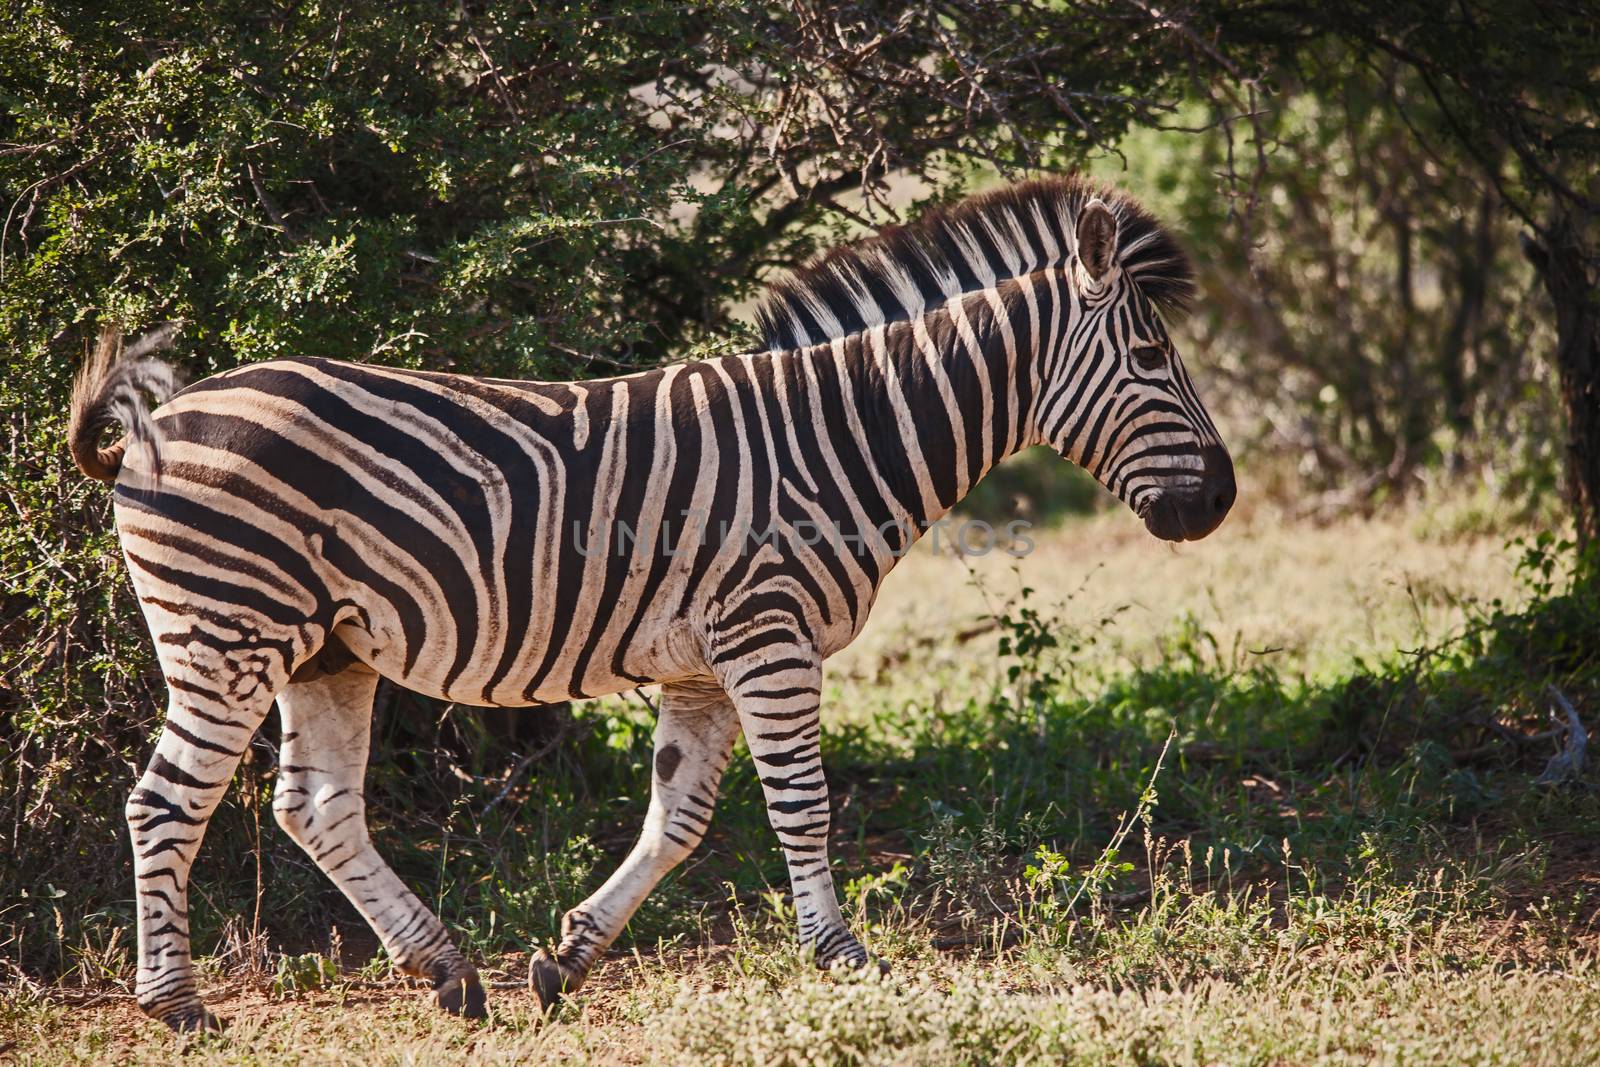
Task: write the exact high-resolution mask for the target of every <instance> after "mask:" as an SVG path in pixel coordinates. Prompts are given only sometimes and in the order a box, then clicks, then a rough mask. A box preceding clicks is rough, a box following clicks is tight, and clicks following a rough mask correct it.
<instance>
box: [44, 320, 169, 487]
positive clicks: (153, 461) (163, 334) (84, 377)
mask: <svg viewBox="0 0 1600 1067" xmlns="http://www.w3.org/2000/svg"><path fill="white" fill-rule="evenodd" d="M180 326H181V323H176V322H168V323H163V324H162V325H161V326H158V327H156V328H155V329H154V330H151V331H150V332H149V333H147V334H145V335H144V336H142V337H140V338H139V339H138V340H136V341H134V342H132V343H131V344H127V345H124V344H123V340H122V331H121V330H120V329H118V328H117V327H115V326H106V327H103V328H102V329H101V330H100V339H99V341H98V343H97V344H96V345H95V349H94V354H93V355H91V356H90V357H89V360H88V362H86V363H85V364H84V365H83V369H82V370H80V371H79V372H78V377H77V380H76V381H74V382H73V383H72V408H71V413H70V416H69V418H68V422H67V447H68V448H69V449H71V451H72V459H73V461H74V462H75V463H77V464H78V469H79V470H81V471H82V472H83V473H84V474H87V475H88V476H89V477H91V478H96V479H98V480H100V481H102V482H114V481H116V480H117V472H118V471H120V470H121V469H122V460H123V457H124V455H126V453H127V452H128V450H129V449H132V450H133V451H135V452H137V453H138V454H139V456H140V458H141V460H142V461H143V465H144V466H145V467H147V468H148V469H149V470H150V471H151V472H153V473H154V474H155V475H156V476H158V477H159V476H160V473H161V456H160V444H161V431H160V430H159V429H157V428H156V424H155V421H154V420H153V419H151V418H150V407H149V406H148V404H147V403H146V399H145V398H146V397H149V398H150V399H151V400H153V401H154V402H155V403H156V404H157V405H159V404H161V403H162V402H163V401H165V400H166V399H167V397H169V396H171V395H172V394H173V393H175V392H177V391H178V376H177V374H176V373H175V372H174V371H173V369H172V368H171V367H170V366H168V365H167V364H165V363H163V362H161V361H160V360H158V359H150V358H149V356H150V353H152V352H155V351H157V350H159V349H162V348H165V347H167V346H168V345H170V344H171V343H172V339H173V337H175V336H176V335H177V332H178V329H179V328H180ZM119 425H120V426H121V427H122V429H123V430H124V431H125V432H124V434H123V436H122V437H121V438H120V439H119V440H118V441H117V442H116V443H115V444H112V445H107V446H105V447H101V445H100V439H101V437H102V435H103V434H104V433H105V431H106V430H107V429H109V428H110V427H112V426H119Z"/></svg>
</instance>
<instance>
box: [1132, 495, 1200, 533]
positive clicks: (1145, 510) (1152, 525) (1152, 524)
mask: <svg viewBox="0 0 1600 1067" xmlns="http://www.w3.org/2000/svg"><path fill="white" fill-rule="evenodd" d="M1181 510H1182V509H1180V508H1178V507H1176V506H1175V505H1174V504H1173V502H1172V498H1171V497H1169V496H1166V495H1162V496H1158V497H1154V498H1152V499H1150V500H1147V501H1145V503H1144V506H1143V507H1142V508H1140V509H1139V518H1141V519H1143V520H1144V528H1145V529H1146V530H1149V531H1150V532H1151V533H1152V534H1154V535H1155V536H1157V537H1159V538H1161V540H1163V541H1187V540H1189V533H1188V531H1187V530H1186V529H1185V528H1184V525H1183V516H1182V515H1181V514H1180V511H1181ZM1202 536H1203V535H1202Z"/></svg>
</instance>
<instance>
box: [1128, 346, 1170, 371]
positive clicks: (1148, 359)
mask: <svg viewBox="0 0 1600 1067" xmlns="http://www.w3.org/2000/svg"><path fill="white" fill-rule="evenodd" d="M1133 361H1134V362H1135V363H1137V364H1138V365H1139V369H1140V370H1152V371H1154V370H1160V369H1161V368H1162V367H1165V366H1166V365H1167V354H1166V353H1165V352H1163V351H1162V350H1161V349H1160V348H1158V347H1156V346H1155V345H1140V346H1139V347H1138V348H1135V349H1134V350H1133Z"/></svg>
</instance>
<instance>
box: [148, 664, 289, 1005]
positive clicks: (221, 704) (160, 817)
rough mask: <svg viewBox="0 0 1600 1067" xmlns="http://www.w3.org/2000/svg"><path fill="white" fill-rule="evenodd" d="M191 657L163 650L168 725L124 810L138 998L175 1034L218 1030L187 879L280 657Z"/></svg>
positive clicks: (266, 701)
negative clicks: (199, 978)
mask: <svg viewBox="0 0 1600 1067" xmlns="http://www.w3.org/2000/svg"><path fill="white" fill-rule="evenodd" d="M158 647H161V646H159V645H158ZM190 651H191V652H193V653H194V654H195V656H196V658H190V657H189V656H188V655H187V654H185V653H181V652H179V651H177V650H176V649H174V648H173V647H171V646H170V645H169V646H166V647H165V648H164V649H163V655H162V666H163V667H164V668H165V670H166V676H167V687H168V690H169V692H170V694H171V698H170V702H169V704H168V707H167V720H166V725H165V726H164V727H163V728H162V730H161V737H160V740H159V741H157V742H156V750H155V754H154V755H152V756H151V757H150V763H149V765H148V766H147V767H146V768H145V772H144V774H143V775H142V776H140V778H139V783H138V785H136V786H135V787H134V790H133V792H132V793H131V794H130V795H129V797H128V803H127V806H126V808H125V813H126V816H127V820H128V833H129V836H130V838H131V839H132V842H133V876H134V892H135V895H136V897H137V901H136V904H137V908H138V927H139V935H138V936H139V969H138V978H137V980H136V983H135V986H134V996H135V999H136V1000H137V1002H138V1004H139V1007H140V1008H141V1009H142V1010H143V1011H144V1013H145V1014H146V1015H149V1016H151V1017H152V1018H155V1019H160V1020H161V1021H162V1022H164V1023H166V1024H167V1025H168V1026H170V1027H172V1028H173V1029H174V1030H182V1031H188V1030H220V1029H221V1028H222V1023H221V1021H220V1020H218V1019H217V1017H216V1016H214V1015H212V1014H211V1013H210V1012H209V1011H207V1010H206V1007H205V1005H204V1004H203V1003H202V1002H201V1000H200V993H199V990H198V989H197V988H196V986H195V978H194V962H193V958H192V956H191V949H190V943H189V872H190V870H191V869H192V868H193V866H194V858H195V854H196V853H197V852H199V851H200V842H201V839H203V838H204V837H205V832H206V825H207V823H208V822H209V821H210V819H211V813H212V812H213V811H215V810H216V807H217V803H218V801H220V800H221V799H222V797H223V794H224V793H226V792H227V791H228V783H229V782H230V781H231V780H232V779H233V772H234V770H235V769H236V768H237V767H238V766H239V757H240V756H242V755H243V754H244V749H245V746H246V745H247V744H249V742H250V737H251V735H253V734H254V733H255V732H256V727H258V726H260V725H261V720H262V719H264V718H266V714H267V709H268V708H270V707H271V706H272V694H273V690H274V688H275V684H276V683H277V682H278V680H279V679H277V678H275V677H274V674H275V673H276V672H275V670H274V668H273V666H272V664H273V663H275V662H277V660H276V657H274V656H262V655H260V654H259V653H255V652H250V651H247V652H244V653H241V654H240V655H239V656H238V657H237V658H230V657H227V656H222V657H216V656H212V655H209V654H207V652H208V651H209V650H202V649H201V648H200V646H198V645H197V646H195V647H194V648H192V649H191V650H190ZM217 659H220V660H221V662H211V661H213V660H217Z"/></svg>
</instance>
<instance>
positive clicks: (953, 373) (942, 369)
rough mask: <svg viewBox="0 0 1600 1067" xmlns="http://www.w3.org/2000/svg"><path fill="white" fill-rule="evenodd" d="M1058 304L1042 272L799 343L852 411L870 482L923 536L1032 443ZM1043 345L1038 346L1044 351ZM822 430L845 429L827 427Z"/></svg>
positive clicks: (900, 517) (897, 516)
mask: <svg viewBox="0 0 1600 1067" xmlns="http://www.w3.org/2000/svg"><path fill="white" fill-rule="evenodd" d="M1062 303H1065V301H1063V299H1062V294H1061V293H1059V292H1058V291H1056V290H1055V288H1054V287H1053V286H1052V284H1051V283H1050V282H1049V280H1048V279H1047V278H1046V277H1045V275H1044V273H1043V272H1041V273H1040V274H1037V275H1033V276H1031V277H1028V278H1022V279H1009V280H1007V281H1005V282H1004V283H1002V284H1001V285H999V286H996V287H994V288H991V289H986V290H979V291H976V292H970V293H966V294H964V295H962V296H961V297H960V298H958V299H956V300H952V301H951V302H950V303H948V304H946V305H944V306H942V307H939V308H935V309H932V310H930V311H928V312H926V313H924V314H921V315H917V316H915V317H913V318H911V319H910V320H907V321H900V322H894V323H890V324H887V325H880V326H874V327H872V328H870V329H868V330H866V331H863V332H862V333H860V334H855V335H852V336H850V337H845V338H840V339H836V340H833V341H830V342H827V343H825V344H823V345H819V346H816V347H815V348H813V349H811V350H808V351H807V353H806V354H805V356H804V357H802V358H804V359H805V360H807V361H808V362H811V363H812V365H813V373H815V371H816V369H818V368H826V369H827V370H828V371H829V372H830V373H831V374H832V375H833V376H835V378H836V381H837V385H838V388H839V392H840V396H841V400H842V401H843V403H844V405H845V406H846V407H848V408H849V409H851V410H853V411H854V412H855V413H857V417H858V418H859V424H860V425H859V436H860V437H861V439H862V440H863V441H864V443H865V446H866V447H865V450H864V451H865V455H864V456H863V458H864V459H865V460H866V462H867V464H868V466H869V467H870V472H869V474H870V480H871V481H873V482H875V483H876V484H878V485H879V486H881V487H882V488H883V489H886V490H887V494H886V495H887V497H888V499H886V500H885V503H886V504H887V505H889V506H890V508H891V509H892V511H893V512H894V518H895V519H896V520H898V521H900V522H902V523H904V524H906V527H907V528H908V529H910V530H911V531H913V532H914V534H920V533H921V532H923V531H924V530H925V529H926V528H927V527H928V526H929V525H930V524H931V523H933V522H936V521H937V520H938V519H940V518H942V517H943V516H944V515H945V514H946V513H948V512H949V510H950V509H951V508H952V507H954V506H955V505H956V503H957V502H959V501H960V500H961V498H962V497H964V496H966V494H967V493H968V492H969V491H970V490H971V489H972V487H973V486H975V485H977V483H978V482H979V481H980V480H981V479H982V478H983V476H984V475H985V474H987V473H988V472H989V471H990V470H991V469H992V468H993V467H994V466H995V465H996V464H998V463H999V462H1000V461H1001V460H1003V459H1005V458H1006V457H1007V456H1010V455H1012V454H1014V453H1015V452H1017V451H1019V450H1020V449H1022V448H1024V447H1026V446H1028V445H1031V444H1034V443H1036V433H1035V431H1034V429H1033V427H1034V423H1035V420H1034V402H1035V397H1036V396H1037V395H1038V386H1039V371H1040V368H1039V360H1038V358H1037V356H1036V355H1035V353H1037V352H1038V351H1040V350H1041V349H1044V348H1045V346H1046V345H1047V344H1048V340H1049V338H1050V337H1052V336H1054V335H1059V329H1060V328H1061V325H1060V323H1059V321H1058V316H1057V315H1056V314H1055V313H1054V308H1055V307H1056V306H1057V305H1058V304H1062ZM1046 350H1047V349H1046ZM826 429H827V431H828V432H829V433H834V432H836V431H842V430H844V429H846V427H844V426H842V425H841V426H840V427H837V428H836V427H827V428H826Z"/></svg>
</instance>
